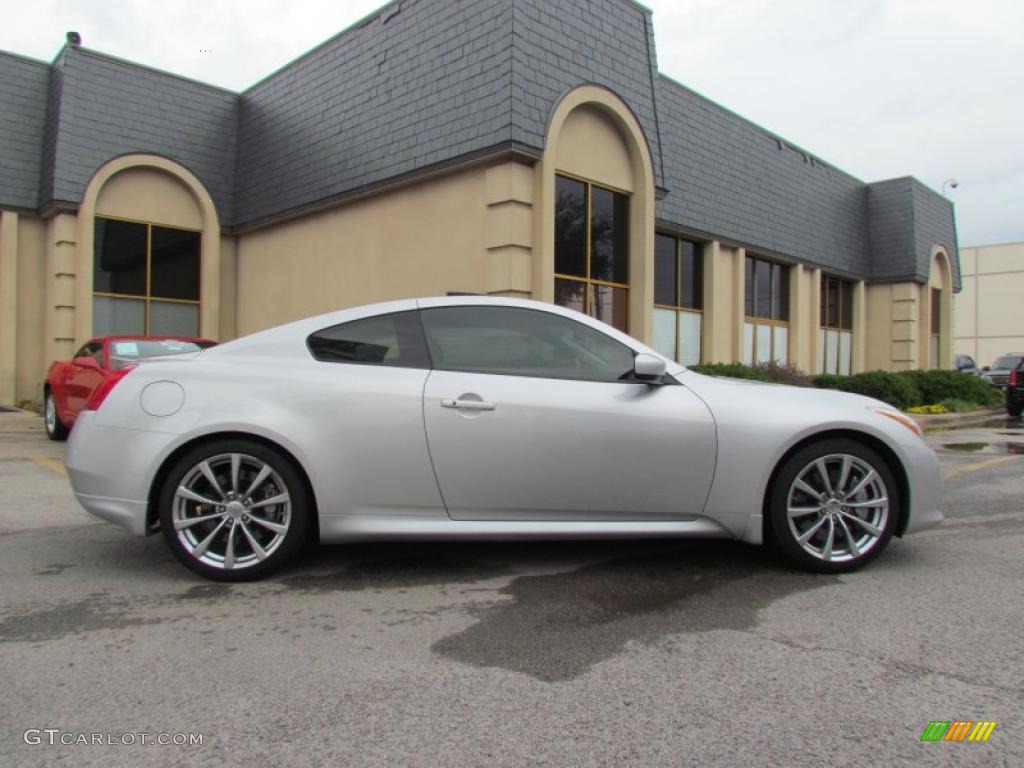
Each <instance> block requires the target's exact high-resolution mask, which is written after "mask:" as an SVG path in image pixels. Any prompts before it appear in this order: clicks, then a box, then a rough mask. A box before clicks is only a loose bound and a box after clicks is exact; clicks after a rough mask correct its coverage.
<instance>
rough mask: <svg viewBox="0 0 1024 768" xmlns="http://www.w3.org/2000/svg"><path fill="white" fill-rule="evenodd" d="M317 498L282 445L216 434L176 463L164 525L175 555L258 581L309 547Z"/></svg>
mask: <svg viewBox="0 0 1024 768" xmlns="http://www.w3.org/2000/svg"><path fill="white" fill-rule="evenodd" d="M271 499H274V500H276V501H275V503H273V504H269V503H268V501H269V500H271ZM309 501H310V500H309V495H308V493H307V491H306V484H305V482H304V480H303V478H302V476H301V475H300V474H299V471H298V470H297V469H296V468H295V465H294V464H293V463H292V461H291V460H290V459H289V458H287V457H285V456H284V455H283V454H282V453H281V452H280V451H278V450H276V449H274V448H270V447H268V446H266V445H263V444H262V443H258V442H256V441H253V440H246V439H241V438H239V439H223V440H216V441H212V442H209V443H205V444H203V445H200V446H197V447H196V448H194V449H192V450H190V451H189V452H188V453H186V454H185V455H183V456H182V457H181V458H180V459H178V461H176V462H175V463H174V466H173V467H172V468H171V470H170V472H169V473H168V474H167V478H166V480H165V481H164V484H163V486H162V488H161V489H160V495H159V502H158V505H159V514H160V528H161V530H162V531H163V536H164V540H165V541H166V542H167V545H168V546H169V547H170V549H171V552H172V553H174V556H175V557H177V558H178V560H180V561H181V562H182V563H183V564H184V565H185V566H186V567H187V568H189V569H190V570H192V571H195V572H196V573H198V574H199V575H200V576H205V577H206V578H208V579H212V580H214V581H251V580H253V579H259V578H262V577H264V576H266V575H267V574H269V573H271V572H273V571H275V570H277V569H278V568H280V567H281V566H283V565H285V564H286V563H287V562H288V561H289V560H291V559H292V558H294V557H295V555H296V554H297V553H298V552H299V550H300V549H301V548H302V546H303V544H304V543H305V541H306V537H307V533H308V531H309V525H310V518H311V515H312V514H313V513H312V510H311V508H310V503H309Z"/></svg>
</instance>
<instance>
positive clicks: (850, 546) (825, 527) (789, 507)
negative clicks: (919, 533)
mask: <svg viewBox="0 0 1024 768" xmlns="http://www.w3.org/2000/svg"><path fill="white" fill-rule="evenodd" d="M890 505H891V502H890V499H889V493H888V490H887V488H886V484H885V480H884V479H883V478H882V476H881V474H880V473H879V472H878V471H877V470H876V469H875V467H873V466H872V465H871V464H870V463H869V462H867V461H865V460H864V459H863V458H861V457H859V456H854V455H851V454H848V453H831V454H828V455H825V456H821V457H819V458H816V459H814V460H813V461H811V462H810V463H809V464H807V465H806V466H805V467H804V468H803V469H801V470H800V472H798V473H797V475H796V479H795V480H793V482H792V484H791V485H790V487H789V491H788V493H787V495H786V517H787V520H788V522H789V531H790V533H791V534H792V536H793V538H794V540H795V541H796V543H797V544H798V545H799V546H800V547H802V549H803V550H804V552H806V553H807V554H809V555H811V556H812V557H814V558H816V559H818V560H820V561H823V562H828V563H844V562H851V561H855V560H859V559H860V558H862V557H864V556H865V555H867V554H868V553H869V552H871V551H872V550H873V549H874V548H875V547H876V546H877V545H878V542H879V541H880V540H881V539H882V538H883V536H884V534H885V530H886V524H887V522H888V520H889V515H890V514H891V510H890Z"/></svg>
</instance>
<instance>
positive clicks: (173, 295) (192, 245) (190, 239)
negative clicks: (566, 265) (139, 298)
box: [149, 226, 201, 301]
mask: <svg viewBox="0 0 1024 768" xmlns="http://www.w3.org/2000/svg"><path fill="white" fill-rule="evenodd" d="M200 237H201V236H200V234H199V233H198V232H191V231H188V230H184V229H168V228H166V227H156V226H154V227H153V240H152V243H151V246H150V247H151V248H152V268H151V269H152V273H151V274H150V289H149V292H150V294H151V295H152V296H159V297H161V298H165V299H186V300H191V301H199V250H200V248H199V245H200Z"/></svg>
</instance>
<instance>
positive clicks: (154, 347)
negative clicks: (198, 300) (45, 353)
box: [43, 336, 217, 440]
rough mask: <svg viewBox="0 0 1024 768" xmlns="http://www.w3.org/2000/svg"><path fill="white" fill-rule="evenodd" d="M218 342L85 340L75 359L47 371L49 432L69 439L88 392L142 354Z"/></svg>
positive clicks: (158, 338)
mask: <svg viewBox="0 0 1024 768" xmlns="http://www.w3.org/2000/svg"><path fill="white" fill-rule="evenodd" d="M216 343H217V342H215V341H210V340H209V339H194V338H191V337H188V336H102V337H100V338H97V339H92V340H91V341H88V342H86V343H85V344H84V345H83V346H82V348H81V349H80V350H78V352H76V353H75V358H74V360H72V361H71V362H62V361H57V362H55V363H53V364H52V365H51V366H50V370H49V371H47V372H46V384H45V386H44V388H43V398H44V403H45V410H44V411H43V415H44V416H45V419H44V420H45V422H46V436H47V437H49V438H50V439H51V440H66V439H67V437H68V433H69V432H70V431H71V427H72V425H74V423H75V419H76V418H77V417H78V414H79V412H80V411H81V410H82V409H83V408H84V407H85V404H86V402H88V400H89V396H90V395H91V394H92V393H93V391H95V390H96V389H97V388H98V387H99V386H100V385H101V384H102V383H103V382H104V381H106V380H107V378H108V377H109V376H110V375H111V374H112V373H113V372H114V371H116V370H117V369H118V368H121V367H123V366H125V365H128V364H130V363H134V362H135V361H137V360H139V359H140V358H143V357H162V356H166V355H181V354H185V353H187V352H198V351H199V350H201V349H206V348H207V347H212V346H214V345H215V344H216Z"/></svg>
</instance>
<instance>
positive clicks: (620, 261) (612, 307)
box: [555, 176, 629, 331]
mask: <svg viewBox="0 0 1024 768" xmlns="http://www.w3.org/2000/svg"><path fill="white" fill-rule="evenodd" d="M555 197H556V200H555V303H556V304H558V305H559V306H563V307H570V308H571V309H575V310H577V311H579V312H583V313H585V314H588V315H590V316H591V317H596V318H598V319H600V320H602V321H604V322H606V323H608V324H609V325H613V326H615V327H616V328H618V329H619V330H622V331H624V330H626V319H627V312H628V305H629V196H628V195H625V194H622V193H621V192H615V191H613V190H610V189H605V188H603V187H599V186H597V185H595V184H591V183H589V182H584V181H579V180H577V179H570V178H568V177H565V176H557V177H556V178H555Z"/></svg>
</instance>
